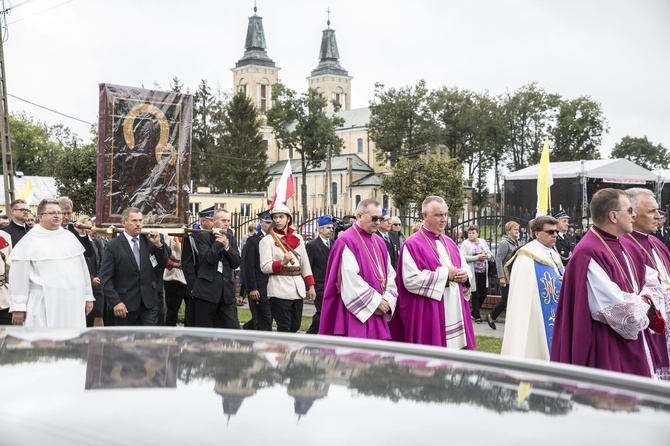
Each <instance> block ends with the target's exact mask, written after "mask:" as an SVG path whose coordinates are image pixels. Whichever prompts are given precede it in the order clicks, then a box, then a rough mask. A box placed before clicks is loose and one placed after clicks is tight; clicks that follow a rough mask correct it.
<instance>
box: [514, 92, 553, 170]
mask: <svg viewBox="0 0 670 446" xmlns="http://www.w3.org/2000/svg"><path fill="white" fill-rule="evenodd" d="M501 101H502V103H503V114H504V122H505V126H506V127H507V132H508V135H509V140H508V147H507V153H508V156H509V159H510V163H509V168H510V169H512V170H519V169H523V168H524V167H527V166H528V165H532V164H537V163H539V162H540V154H541V152H542V146H543V141H544V138H545V136H546V135H547V134H548V133H549V124H550V123H551V122H552V120H553V118H554V116H555V115H556V113H557V110H558V106H559V101H560V97H559V96H558V95H555V94H548V93H546V92H545V91H544V90H543V89H541V88H539V87H538V86H537V82H533V83H530V84H528V85H526V86H524V87H521V88H520V89H518V90H517V91H515V92H514V94H511V93H509V92H507V93H505V95H503V97H502V98H501Z"/></svg>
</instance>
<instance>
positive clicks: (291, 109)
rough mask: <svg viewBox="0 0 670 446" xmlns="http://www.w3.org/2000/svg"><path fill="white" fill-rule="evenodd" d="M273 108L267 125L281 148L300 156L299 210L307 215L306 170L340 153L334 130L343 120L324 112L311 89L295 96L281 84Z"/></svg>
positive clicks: (321, 101)
mask: <svg viewBox="0 0 670 446" xmlns="http://www.w3.org/2000/svg"><path fill="white" fill-rule="evenodd" d="M272 98H273V102H272V108H271V109H270V110H269V111H268V112H267V113H266V116H267V121H268V125H269V126H270V127H272V131H273V133H274V134H275V136H276V140H277V144H278V145H279V147H280V148H284V149H294V150H296V151H297V152H298V153H300V165H301V173H302V188H301V191H300V192H301V195H302V200H301V201H302V210H303V214H304V215H307V168H308V167H309V166H314V167H316V166H318V165H319V163H320V162H321V161H323V160H324V159H325V158H326V153H327V151H328V149H329V147H330V153H331V156H336V155H339V154H340V149H341V148H342V145H343V141H342V139H341V138H340V137H339V136H337V134H336V133H335V129H337V128H338V127H341V126H342V125H343V124H344V119H342V118H340V117H338V116H337V114H336V113H335V114H333V115H330V116H327V115H326V113H325V112H324V110H325V107H326V105H327V102H326V99H325V98H323V97H321V96H320V95H319V93H318V92H317V91H316V90H314V89H311V88H310V89H309V90H308V91H307V93H303V94H302V95H300V96H298V94H297V93H296V92H295V91H294V90H291V89H289V88H286V86H284V85H283V84H282V83H277V84H275V85H273V86H272Z"/></svg>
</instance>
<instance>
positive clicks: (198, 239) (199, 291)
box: [191, 231, 240, 305]
mask: <svg viewBox="0 0 670 446" xmlns="http://www.w3.org/2000/svg"><path fill="white" fill-rule="evenodd" d="M226 236H227V237H228V240H229V241H230V244H229V246H228V250H227V251H226V250H225V249H223V245H222V244H221V243H216V237H214V234H209V233H207V232H197V233H195V234H193V241H194V242H195V246H196V249H197V251H198V272H197V280H196V282H195V286H194V287H193V291H191V295H192V296H193V297H195V298H196V299H202V300H206V301H208V302H219V301H220V300H221V299H222V298H223V303H225V304H229V305H231V304H235V303H236V299H235V269H236V268H237V267H239V266H240V251H239V249H238V248H237V239H236V238H235V236H234V235H233V234H232V232H230V231H229V232H228V233H227V234H226ZM219 262H221V265H222V272H219Z"/></svg>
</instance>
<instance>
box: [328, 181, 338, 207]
mask: <svg viewBox="0 0 670 446" xmlns="http://www.w3.org/2000/svg"><path fill="white" fill-rule="evenodd" d="M330 192H331V196H332V197H333V204H337V183H336V182H334V181H333V184H331V187H330Z"/></svg>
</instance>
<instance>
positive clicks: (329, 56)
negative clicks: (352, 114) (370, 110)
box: [307, 11, 352, 112]
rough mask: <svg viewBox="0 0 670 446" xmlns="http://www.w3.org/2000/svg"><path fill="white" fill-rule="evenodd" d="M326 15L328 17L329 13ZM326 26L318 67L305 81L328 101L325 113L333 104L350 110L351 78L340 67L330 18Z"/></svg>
mask: <svg viewBox="0 0 670 446" xmlns="http://www.w3.org/2000/svg"><path fill="white" fill-rule="evenodd" d="M328 14H329V15H330V11H328ZM327 24H328V28H326V29H324V30H323V36H322V37H321V50H320V51H319V65H318V66H317V67H316V68H315V69H314V70H313V71H312V75H311V76H310V77H308V78H307V81H308V83H309V88H313V89H315V90H316V91H318V92H319V94H321V95H322V96H323V97H324V98H326V99H327V100H328V105H327V106H326V112H332V111H333V102H337V103H338V104H340V110H350V109H351V79H352V77H351V76H349V73H348V72H347V70H345V69H344V68H342V66H341V65H340V62H339V59H340V52H339V51H338V49H337V40H336V39H335V30H334V29H331V28H330V16H329V17H328V22H327Z"/></svg>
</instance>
